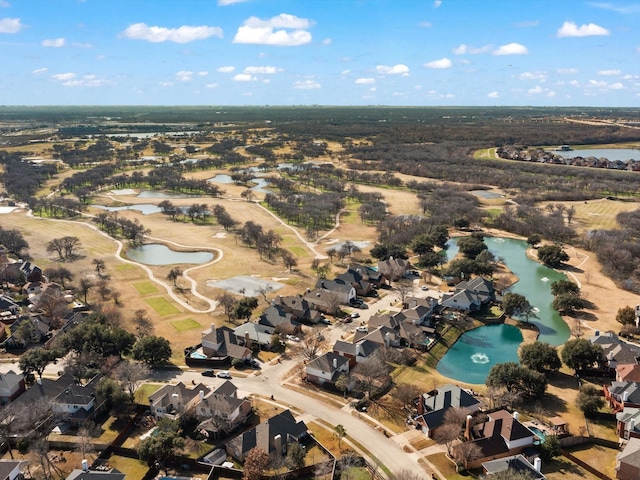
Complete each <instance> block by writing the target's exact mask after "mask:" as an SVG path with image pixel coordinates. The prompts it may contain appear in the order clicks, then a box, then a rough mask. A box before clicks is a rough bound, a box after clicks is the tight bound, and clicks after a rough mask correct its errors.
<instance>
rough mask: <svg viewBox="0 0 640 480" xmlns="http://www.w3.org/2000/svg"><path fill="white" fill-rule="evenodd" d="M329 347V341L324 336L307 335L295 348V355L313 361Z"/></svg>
mask: <svg viewBox="0 0 640 480" xmlns="http://www.w3.org/2000/svg"><path fill="white" fill-rule="evenodd" d="M326 346H327V340H326V339H325V337H323V336H322V335H307V336H306V337H304V338H303V339H302V341H300V342H298V343H297V344H296V346H295V347H294V348H293V353H294V354H295V355H298V356H300V357H302V358H304V359H305V360H313V359H314V358H316V357H318V355H319V354H320V352H321V351H322V350H324V349H325V348H326Z"/></svg>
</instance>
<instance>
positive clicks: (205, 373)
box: [202, 370, 216, 377]
mask: <svg viewBox="0 0 640 480" xmlns="http://www.w3.org/2000/svg"><path fill="white" fill-rule="evenodd" d="M202 376H203V377H215V376H216V374H215V372H214V371H213V370H203V371H202Z"/></svg>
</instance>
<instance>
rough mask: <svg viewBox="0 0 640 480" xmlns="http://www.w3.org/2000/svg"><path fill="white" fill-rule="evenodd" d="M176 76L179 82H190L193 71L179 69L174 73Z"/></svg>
mask: <svg viewBox="0 0 640 480" xmlns="http://www.w3.org/2000/svg"><path fill="white" fill-rule="evenodd" d="M176 77H178V80H180V81H181V82H190V81H191V80H193V72H192V71H190V70H180V71H179V72H178V73H176Z"/></svg>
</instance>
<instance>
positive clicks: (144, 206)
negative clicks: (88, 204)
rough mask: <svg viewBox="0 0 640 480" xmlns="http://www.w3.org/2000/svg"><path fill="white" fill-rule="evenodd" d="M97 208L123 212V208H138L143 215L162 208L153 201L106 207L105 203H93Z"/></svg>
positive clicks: (156, 211)
mask: <svg viewBox="0 0 640 480" xmlns="http://www.w3.org/2000/svg"><path fill="white" fill-rule="evenodd" d="M93 206H94V207H96V208H99V209H101V210H107V211H109V212H121V211H123V210H137V211H139V212H141V213H142V214H143V215H151V214H153V213H160V212H161V211H162V209H160V208H159V207H158V206H157V205H154V204H152V203H141V204H137V205H123V206H120V207H105V206H104V205H93Z"/></svg>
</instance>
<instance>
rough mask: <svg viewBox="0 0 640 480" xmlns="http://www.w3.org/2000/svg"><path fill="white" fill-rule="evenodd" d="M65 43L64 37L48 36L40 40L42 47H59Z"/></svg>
mask: <svg viewBox="0 0 640 480" xmlns="http://www.w3.org/2000/svg"><path fill="white" fill-rule="evenodd" d="M65 43H67V42H66V40H65V39H64V38H48V39H46V40H43V41H42V46H43V47H52V48H60V47H64V44H65Z"/></svg>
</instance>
